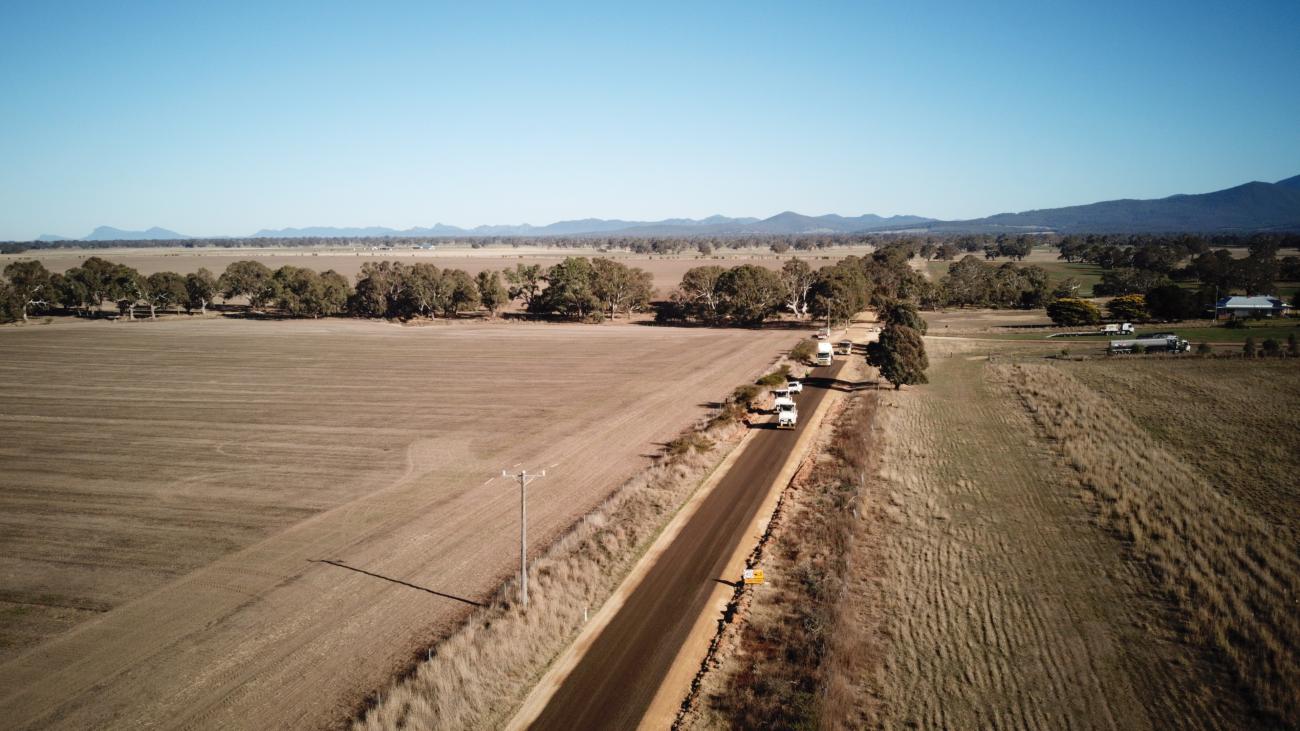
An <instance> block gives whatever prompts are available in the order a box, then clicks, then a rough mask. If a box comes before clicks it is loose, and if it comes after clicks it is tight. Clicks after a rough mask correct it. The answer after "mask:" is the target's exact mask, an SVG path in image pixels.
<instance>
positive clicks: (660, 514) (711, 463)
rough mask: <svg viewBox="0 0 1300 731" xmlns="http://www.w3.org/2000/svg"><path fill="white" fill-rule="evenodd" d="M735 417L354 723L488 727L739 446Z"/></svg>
mask: <svg viewBox="0 0 1300 731" xmlns="http://www.w3.org/2000/svg"><path fill="white" fill-rule="evenodd" d="M740 412H741V410H738V409H735V408H732V405H731V404H730V403H728V404H725V405H724V406H723V408H722V409H720V410H719V414H718V415H717V416H716V417H714V418H713V419H710V420H709V421H708V422H706V423H704V424H701V425H700V426H699V427H697V428H696V429H693V430H691V431H689V432H687V433H686V434H684V435H682V436H681V437H679V438H677V439H675V440H673V441H671V442H669V444H668V445H667V446H666V447H665V449H664V451H663V452H662V453H661V455H660V456H659V457H658V458H657V459H656V461H655V462H654V464H653V465H652V466H651V467H649V468H648V469H647V470H645V471H644V472H642V473H641V474H639V475H637V476H636V477H634V478H632V479H631V480H629V481H628V482H627V483H626V484H624V485H622V486H621V487H619V488H618V489H617V490H616V491H615V492H614V493H613V494H612V495H611V496H610V497H609V498H608V499H607V500H606V501H605V502H604V503H602V504H601V505H600V506H599V507H598V508H597V509H595V510H593V511H592V512H591V513H589V514H588V515H586V516H584V517H583V518H582V519H581V520H579V521H578V522H577V523H576V524H575V526H574V527H573V528H572V529H571V530H570V531H569V532H568V533H567V534H565V535H564V536H562V537H561V538H560V539H559V540H558V541H556V543H555V544H553V545H552V546H551V547H550V548H548V549H547V550H546V551H544V552H543V553H542V554H541V555H540V556H539V557H538V558H537V559H535V560H534V561H533V562H532V563H531V564H530V569H529V573H530V576H531V578H532V581H531V583H530V584H529V606H528V607H527V608H524V607H522V606H521V605H519V604H518V602H517V601H516V597H517V595H518V579H512V580H510V581H508V582H506V583H505V584H503V585H502V586H501V587H500V588H499V589H498V591H497V593H496V596H495V597H494V599H493V600H492V601H491V602H490V603H489V605H488V606H487V607H484V608H482V609H480V610H477V611H476V612H475V613H474V614H472V615H471V616H470V618H469V619H468V620H467V622H466V623H465V624H464V625H463V626H462V627H461V628H460V629H459V630H457V631H456V632H454V633H453V634H452V635H451V636H449V637H448V638H446V639H445V640H443V641H442V642H440V643H439V644H438V645H437V646H436V647H434V648H432V649H431V650H430V651H429V653H428V658H427V659H426V660H424V661H421V662H418V663H417V664H416V665H415V666H414V667H412V668H411V669H410V670H409V671H408V672H407V673H405V674H404V676H403V677H402V678H401V679H399V680H398V681H397V682H396V683H395V684H394V685H393V686H392V687H390V688H388V689H386V690H385V691H384V692H382V693H380V694H379V695H378V697H377V698H375V699H374V700H373V702H372V703H371V705H370V706H369V707H368V708H367V709H366V710H365V711H364V712H363V713H362V714H361V716H360V717H359V718H358V719H357V720H356V721H355V722H354V724H353V728H354V730H355V731H362V730H365V731H376V730H378V729H400V728H437V729H470V728H496V727H500V726H501V725H503V724H504V723H505V722H506V721H507V720H508V719H509V717H510V715H511V714H512V713H513V712H514V709H516V708H517V707H518V706H519V704H520V703H521V702H522V701H523V699H524V697H525V696H526V695H527V693H528V692H529V690H531V689H532V687H533V686H534V685H535V684H536V682H537V680H538V679H539V678H540V677H541V676H542V674H543V673H544V672H545V670H546V668H547V667H548V666H549V665H550V663H551V662H552V661H553V660H554V659H555V658H556V657H557V656H558V655H559V654H560V653H561V652H562V651H563V650H564V648H565V647H567V646H568V645H569V644H570V643H571V642H572V641H573V639H574V638H575V637H576V636H577V634H578V632H579V631H580V630H581V628H582V625H583V623H584V617H585V614H586V612H587V611H588V610H590V611H595V610H596V609H598V608H599V607H600V606H601V605H602V604H603V603H604V602H605V600H606V599H607V598H608V597H609V596H610V595H611V594H612V593H613V591H614V590H615V589H616V588H617V587H618V585H619V583H620V582H621V581H622V578H623V577H624V576H625V575H626V574H627V573H628V571H630V570H631V569H632V567H633V566H634V565H635V564H636V562H637V560H639V559H640V557H641V556H642V555H644V553H645V551H646V550H647V549H648V548H649V546H650V545H651V543H653V541H654V539H655V538H656V537H657V536H658V535H659V533H660V531H662V530H663V527H664V526H665V525H666V524H667V523H668V521H669V519H670V518H671V517H672V516H673V515H674V514H675V513H676V512H677V510H678V509H679V508H680V507H681V505H682V504H683V503H684V502H685V500H686V499H687V497H689V496H690V494H691V493H692V492H693V491H694V490H695V488H696V487H698V486H699V485H700V483H701V481H702V480H703V478H704V477H705V476H706V475H707V474H708V473H709V472H710V471H711V470H713V469H714V468H715V467H716V466H717V465H718V464H719V463H720V462H721V460H722V459H723V457H725V456H726V454H727V453H729V452H730V451H731V450H732V449H733V448H734V447H735V446H736V444H737V443H738V442H739V436H740V435H741V434H742V433H743V432H744V427H743V426H742V425H741V424H740V422H739V421H738V419H737V418H736V416H737V414H739V413H740Z"/></svg>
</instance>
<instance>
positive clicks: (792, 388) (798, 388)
mask: <svg viewBox="0 0 1300 731" xmlns="http://www.w3.org/2000/svg"><path fill="white" fill-rule="evenodd" d="M785 390H787V391H789V392H790V393H791V394H796V393H803V382H802V381H800V380H798V379H795V378H790V379H788V380H786V382H785Z"/></svg>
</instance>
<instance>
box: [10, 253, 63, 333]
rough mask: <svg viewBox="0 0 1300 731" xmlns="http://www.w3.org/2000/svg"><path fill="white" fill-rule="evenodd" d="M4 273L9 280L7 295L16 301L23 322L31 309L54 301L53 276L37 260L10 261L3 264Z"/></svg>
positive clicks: (45, 305)
mask: <svg viewBox="0 0 1300 731" xmlns="http://www.w3.org/2000/svg"><path fill="white" fill-rule="evenodd" d="M4 273H5V278H6V279H8V280H9V296H10V297H11V298H13V299H14V300H16V301H17V302H18V304H19V308H18V309H19V310H21V313H22V319H23V322H27V315H28V313H29V312H31V311H32V310H33V309H37V308H41V307H47V306H49V304H51V303H52V302H54V300H55V297H54V286H53V284H54V280H53V277H52V276H51V275H50V272H49V270H48V269H46V268H45V265H44V264H42V263H40V262H39V261H36V260H31V261H15V262H11V263H9V264H7V265H5V269H4Z"/></svg>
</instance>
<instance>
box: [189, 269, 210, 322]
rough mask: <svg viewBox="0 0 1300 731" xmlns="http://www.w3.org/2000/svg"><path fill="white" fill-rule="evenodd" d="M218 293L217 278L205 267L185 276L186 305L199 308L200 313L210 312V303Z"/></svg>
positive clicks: (192, 308) (193, 308)
mask: <svg viewBox="0 0 1300 731" xmlns="http://www.w3.org/2000/svg"><path fill="white" fill-rule="evenodd" d="M216 294H217V278H216V277H214V276H212V272H210V271H208V270H207V269H205V268H203V267H199V270H198V271H196V272H193V273H191V274H188V275H186V276H185V306H186V307H187V308H189V309H190V310H195V309H197V310H198V311H199V314H200V315H206V314H208V305H210V304H212V298H213V297H215V296H216Z"/></svg>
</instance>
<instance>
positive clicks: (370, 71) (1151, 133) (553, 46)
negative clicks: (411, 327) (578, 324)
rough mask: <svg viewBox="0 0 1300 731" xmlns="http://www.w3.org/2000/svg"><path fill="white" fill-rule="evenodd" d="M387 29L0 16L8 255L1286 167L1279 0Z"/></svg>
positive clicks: (1123, 183) (906, 207) (1023, 198)
mask: <svg viewBox="0 0 1300 731" xmlns="http://www.w3.org/2000/svg"><path fill="white" fill-rule="evenodd" d="M195 5H196V4H195ZM271 5H274V6H276V7H268V6H271ZM378 5H380V4H379V3H365V2H346V3H329V2H304V3H300V4H295V3H288V2H285V3H263V2H252V3H239V2H221V3H204V4H203V7H197V6H193V5H192V4H191V3H185V2H159V3H131V2H112V3H107V2H97V3H77V2H55V1H51V2H29V3H18V2H7V3H5V4H4V5H3V9H0V100H2V101H0V103H2V104H3V107H2V108H0V112H2V113H0V239H26V238H31V237H34V236H36V235H37V234H41V233H56V234H62V235H65V236H74V237H80V236H83V235H85V234H86V233H88V232H89V231H90V229H91V228H93V227H94V226H96V225H99V224H106V225H112V226H117V227H119V228H145V227H148V226H153V225H158V226H163V227H165V228H170V229H174V230H177V231H180V232H182V233H186V234H192V235H237V234H247V233H251V232H252V231H254V230H256V229H259V228H263V227H267V228H279V227H283V226H307V225H340V226H359V225H384V226H393V227H398V228H405V227H408V226H415V225H429V224H432V223H434V222H443V223H452V224H457V225H462V226H472V225H477V224H482V223H521V222H529V223H534V224H542V223H549V222H551V221H554V220H558V219H565V218H579V217H587V216H596V217H603V218H615V217H617V218H637V219H655V218H663V217H669V216H691V217H701V216H706V215H710V214H713V213H723V214H726V215H732V216H742V215H752V216H769V215H772V214H774V213H778V212H780V211H782V210H785V209H792V210H796V211H799V212H801V213H808V214H822V213H831V212H834V213H841V214H845V215H856V214H861V213H868V212H871V213H880V214H895V213H916V214H921V215H929V216H935V217H941V218H959V217H960V218H965V217H974V216H981V215H987V214H991V213H996V212H1000V211H1006V210H1024V209H1029V208H1042V207H1050V206H1058V205H1067V204H1074V203H1086V202H1091V201H1095V200H1101V199H1107V198H1117V197H1158V196H1163V195H1168V194H1171V193H1176V192H1205V191H1209V190H1215V189H1219V188H1223V187H1228V186H1231V185H1235V184H1237V183H1241V182H1245V181H1248V180H1267V181H1273V180H1277V179H1280V178H1284V177H1289V176H1291V175H1295V174H1297V173H1300V2H1296V1H1295V0H1286V1H1284V2H1246V3H1218V2H1216V3H1197V2H1187V1H1186V0H1184V1H1182V2H1141V1H1139V2H1133V1H1132V0H1128V1H1126V2H1121V3H1113V4H1112V3H1101V2H1086V3H1085V2H1078V3H1069V4H1066V3H1059V4H1058V3H1052V2H1026V3H996V4H993V3H990V4H989V5H997V9H991V8H986V7H983V6H984V5H985V3H969V2H954V3H918V2H907V3H903V2H895V3H888V4H883V3H871V2H855V3H845V4H842V5H836V4H825V5H823V6H821V7H816V8H814V7H813V4H812V3H790V4H788V5H777V4H768V3H760V2H744V3H735V4H714V3H684V4H681V5H672V4H670V3H663V2H660V3H642V4H640V6H641V7H640V8H638V9H629V8H627V7H622V6H623V5H625V4H624V3H605V2H602V3H590V4H573V5H568V6H565V7H552V8H546V9H542V8H541V7H540V6H541V5H542V4H541V3H537V4H526V5H525V4H520V5H513V4H496V3H464V2H458V3H452V4H448V5H445V6H443V5H439V4H436V3H428V2H420V3H409V4H401V3H392V4H386V5H384V7H382V8H379V7H377V6H378ZM706 5H707V6H709V7H702V6H706Z"/></svg>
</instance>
